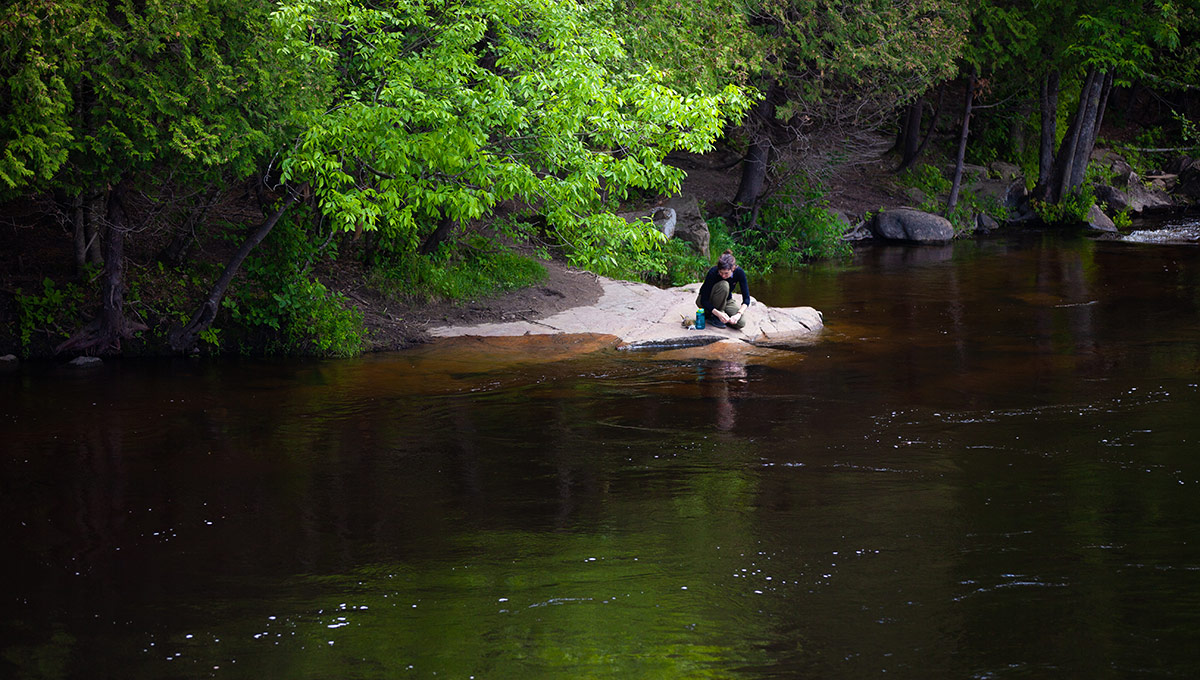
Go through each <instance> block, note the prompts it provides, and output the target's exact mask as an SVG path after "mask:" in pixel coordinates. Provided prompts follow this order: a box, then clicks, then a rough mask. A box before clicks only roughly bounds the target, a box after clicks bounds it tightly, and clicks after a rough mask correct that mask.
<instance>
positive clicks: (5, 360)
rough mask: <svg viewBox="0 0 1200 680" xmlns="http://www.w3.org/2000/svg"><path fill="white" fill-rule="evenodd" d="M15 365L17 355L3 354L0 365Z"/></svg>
mask: <svg viewBox="0 0 1200 680" xmlns="http://www.w3.org/2000/svg"><path fill="white" fill-rule="evenodd" d="M15 363H17V355H15V354H5V355H4V356H2V357H0V364H15Z"/></svg>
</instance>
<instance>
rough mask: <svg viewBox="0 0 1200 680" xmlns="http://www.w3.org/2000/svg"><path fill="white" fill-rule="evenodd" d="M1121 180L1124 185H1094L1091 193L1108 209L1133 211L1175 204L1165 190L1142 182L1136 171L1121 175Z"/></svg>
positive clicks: (1161, 207)
mask: <svg viewBox="0 0 1200 680" xmlns="http://www.w3.org/2000/svg"><path fill="white" fill-rule="evenodd" d="M1121 181H1122V182H1125V183H1126V186H1124V187H1117V186H1109V185H1107V184H1097V185H1095V187H1093V193H1094V194H1095V196H1096V200H1097V201H1101V202H1103V203H1106V204H1107V205H1108V209H1109V210H1113V211H1121V210H1130V211H1132V212H1135V213H1140V212H1142V211H1145V210H1160V209H1163V208H1172V207H1174V206H1175V201H1173V200H1171V196H1170V195H1169V194H1167V192H1166V191H1163V190H1162V189H1151V188H1149V187H1147V186H1146V185H1144V184H1142V182H1141V179H1140V178H1138V176H1137V173H1134V172H1130V173H1129V174H1128V175H1125V176H1124V177H1122V178H1121Z"/></svg>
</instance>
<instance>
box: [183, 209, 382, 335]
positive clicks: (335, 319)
mask: <svg viewBox="0 0 1200 680" xmlns="http://www.w3.org/2000/svg"><path fill="white" fill-rule="evenodd" d="M307 222H308V220H307V219H305V215H304V214H303V213H302V212H301V213H298V214H297V215H296V216H294V217H292V218H291V219H284V220H280V222H279V224H277V225H276V226H275V228H274V229H273V230H272V231H271V233H270V235H268V237H267V238H266V239H265V240H264V241H263V243H262V244H261V245H260V246H259V247H258V248H257V249H256V250H255V252H254V253H252V254H251V255H250V256H249V257H247V258H246V261H245V263H244V264H243V265H242V270H243V272H244V275H245V279H246V280H245V281H244V282H243V284H242V285H240V286H238V288H237V290H236V291H235V292H231V293H230V294H228V295H226V296H225V299H224V300H223V301H222V303H221V304H222V306H223V307H224V308H225V310H226V311H227V312H228V314H229V319H230V320H231V322H232V324H231V328H230V329H229V330H230V331H232V332H231V333H224V335H225V336H226V337H227V338H228V337H229V336H230V335H232V336H233V337H232V338H229V341H231V342H232V343H234V345H235V346H236V349H237V350H238V351H240V352H242V353H244V354H254V353H260V352H261V353H265V354H285V355H296V356H321V357H350V356H355V355H357V354H359V353H361V352H362V350H363V348H364V346H365V341H366V329H365V326H364V325H363V316H362V313H361V312H359V311H358V310H357V309H355V308H354V307H352V306H351V305H349V304H348V301H347V299H346V297H345V296H344V295H342V294H341V293H338V292H336V291H331V290H329V288H327V287H326V286H325V284H323V283H321V282H320V281H318V280H317V279H316V278H315V276H314V275H313V273H312V265H313V264H314V263H315V262H316V261H317V260H318V259H319V258H322V257H327V258H330V259H333V260H336V258H337V247H336V241H335V240H334V239H332V238H327V239H325V240H324V241H322V240H321V239H320V238H319V236H317V235H315V234H310V233H308V230H307V228H306V223H307ZM215 339H216V338H215V337H214V336H212V335H211V334H210V336H209V337H208V338H205V340H207V341H209V342H212V341H214V340H215Z"/></svg>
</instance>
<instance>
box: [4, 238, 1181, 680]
mask: <svg viewBox="0 0 1200 680" xmlns="http://www.w3.org/2000/svg"><path fill="white" fill-rule="evenodd" d="M752 285H753V292H754V293H755V295H756V296H758V297H759V298H760V299H762V300H763V301H765V302H767V303H769V304H772V305H778V306H792V305H812V306H814V307H816V308H818V309H820V310H822V311H823V312H824V314H825V321H826V324H827V328H826V331H825V333H824V334H823V336H822V339H821V341H820V342H819V343H817V344H815V345H813V346H811V347H806V348H802V349H800V350H798V351H794V352H778V353H769V354H768V355H765V356H756V357H754V358H753V359H752V360H751V361H749V362H741V361H738V360H736V357H731V356H724V357H719V358H713V357H705V356H701V357H696V356H691V357H689V356H687V355H685V354H680V353H677V352H676V353H671V352H664V353H658V354H655V353H625V352H618V351H614V350H611V349H596V348H595V347H591V346H589V345H587V343H586V341H582V340H580V341H575V340H565V341H559V342H555V343H538V344H524V345H521V344H513V345H511V346H505V347H501V348H496V347H494V346H486V347H485V346H480V347H472V346H471V345H470V344H469V343H458V344H455V343H442V344H437V345H433V346H428V347H424V348H420V349H418V350H415V351H412V352H403V353H397V354H388V355H379V356H372V357H367V358H364V359H360V360H352V361H331V362H300V361H241V362H235V361H221V362H209V361H185V360H179V361H161V362H153V361H151V362H138V363H131V364H127V365H123V364H121V363H120V362H109V363H108V364H106V365H105V366H104V367H103V368H101V369H98V370H95V371H90V372H85V373H71V372H68V371H66V370H65V369H61V368H54V367H48V366H40V365H33V366H23V367H21V368H19V369H17V370H15V371H10V372H8V373H4V374H0V385H3V389H2V390H0V414H2V416H0V441H3V442H4V445H3V451H4V453H3V457H2V458H0V470H2V477H0V479H2V484H3V487H2V491H3V493H2V494H0V510H2V513H0V527H2V528H3V534H2V537H3V540H4V543H5V544H6V545H7V546H9V549H8V550H7V551H6V553H7V556H6V558H5V562H6V567H7V568H6V569H5V574H6V576H5V579H4V586H3V589H2V591H0V592H2V596H3V603H4V605H3V608H2V609H0V611H3V614H0V631H3V637H2V638H0V640H2V643H0V648H2V650H0V676H3V677H14V678H109V677H111V678H208V677H215V678H255V679H256V680H257V679H261V678H403V677H414V678H418V677H419V678H433V677H437V678H471V677H475V678H522V679H527V678H585V677H591V678H595V677H611V678H768V677H787V678H796V677H811V678H860V677H864V676H877V675H881V674H885V673H886V675H887V676H888V677H908V678H930V677H946V678H964V677H978V678H991V677H1045V676H1058V677H1085V676H1090V677H1097V678H1104V677H1112V678H1118V677H1130V676H1137V677H1179V676H1188V675H1191V674H1194V672H1195V669H1196V668H1197V667H1200V652H1198V651H1196V649H1197V648H1196V647H1195V645H1194V644H1193V642H1194V640H1195V639H1196V638H1197V636H1200V602H1198V600H1200V458H1198V452H1200V419H1198V418H1197V416H1198V415H1200V387H1198V383H1200V249H1196V248H1190V247H1187V246H1162V245H1143V244H1130V243H1120V242H1097V241H1091V240H1087V239H1083V238H1072V237H1062V236H1054V235H1046V234H1025V235H1014V236H1011V237H1006V238H1004V239H998V240H987V241H979V242H974V241H963V242H960V243H955V244H953V245H950V246H946V247H928V248H901V247H871V248H867V249H864V250H862V251H860V252H859V253H858V255H856V257H855V259H854V260H853V261H852V262H848V263H837V264H830V265H823V266H814V267H811V268H809V269H806V270H803V271H800V272H796V273H780V274H776V275H774V276H772V277H770V278H769V279H767V280H754V281H752ZM582 349H587V350H590V351H586V352H583V351H580V350H582Z"/></svg>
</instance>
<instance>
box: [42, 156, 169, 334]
mask: <svg viewBox="0 0 1200 680" xmlns="http://www.w3.org/2000/svg"><path fill="white" fill-rule="evenodd" d="M129 190H130V181H129V179H122V180H121V181H119V182H118V183H117V185H116V186H115V187H113V188H112V189H111V190H110V191H109V192H108V195H107V200H106V201H105V200H103V199H101V201H102V204H104V205H105V206H106V215H107V219H106V222H107V229H106V233H105V235H104V246H103V249H104V269H103V271H102V272H101V275H100V312H99V314H97V316H96V318H95V319H93V320H92V321H91V322H89V323H88V324H87V325H86V326H84V327H83V328H81V329H80V330H79V331H77V332H76V333H75V334H74V335H72V336H71V337H70V338H69V339H67V340H66V341H65V342H63V343H62V344H60V345H59V346H58V347H56V348H55V349H54V352H55V353H56V354H60V353H62V352H68V351H70V352H80V353H82V354H90V355H114V354H120V352H121V341H122V340H128V339H129V338H132V337H133V335H134V333H136V332H138V331H144V330H146V326H145V325H144V324H141V323H137V322H134V321H131V320H130V319H128V318H126V316H125V234H126V233H127V232H128V231H129V213H128V208H127V203H126V197H127V195H128V193H129Z"/></svg>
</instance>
